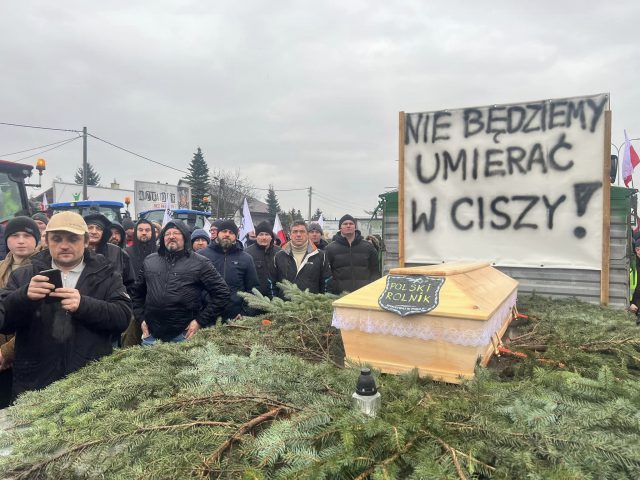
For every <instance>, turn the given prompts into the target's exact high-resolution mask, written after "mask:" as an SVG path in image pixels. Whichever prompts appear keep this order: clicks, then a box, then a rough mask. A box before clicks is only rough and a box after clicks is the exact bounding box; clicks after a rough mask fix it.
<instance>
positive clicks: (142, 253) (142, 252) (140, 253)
mask: <svg viewBox="0 0 640 480" xmlns="http://www.w3.org/2000/svg"><path fill="white" fill-rule="evenodd" d="M157 233H158V232H156V229H155V227H154V226H153V224H152V223H151V222H150V221H149V220H145V219H144V218H141V219H140V220H138V223H136V230H135V235H134V237H133V245H131V246H130V247H126V248H125V249H124V251H125V252H127V255H129V258H130V259H131V265H132V266H133V272H134V274H135V278H138V273H140V270H141V269H142V263H143V262H144V259H145V258H147V257H148V256H149V255H151V254H152V253H156V250H157V249H158V248H157V246H156V234H157Z"/></svg>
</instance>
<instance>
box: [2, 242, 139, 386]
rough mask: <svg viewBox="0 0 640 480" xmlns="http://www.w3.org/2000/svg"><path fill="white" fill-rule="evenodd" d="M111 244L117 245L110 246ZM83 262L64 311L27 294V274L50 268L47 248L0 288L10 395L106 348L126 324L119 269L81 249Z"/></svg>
mask: <svg viewBox="0 0 640 480" xmlns="http://www.w3.org/2000/svg"><path fill="white" fill-rule="evenodd" d="M116 248H117V247H116ZM84 261H85V267H84V270H83V271H82V274H81V275H80V278H79V279H78V283H77V284H76V289H78V290H79V291H80V295H81V300H80V307H79V308H78V310H76V311H75V312H74V313H71V314H67V313H66V312H65V311H64V310H62V308H61V306H60V303H45V302H44V301H36V302H34V301H32V300H29V298H28V297H27V288H28V286H29V282H30V281H31V278H32V277H33V276H34V275H36V274H37V273H38V272H40V271H42V270H47V269H50V268H51V255H50V254H49V250H43V251H42V252H40V253H38V254H36V255H35V256H33V257H32V258H31V264H30V265H26V266H24V267H21V268H19V269H18V270H16V271H15V272H13V273H12V274H11V276H10V277H9V283H8V284H7V288H6V289H5V290H2V291H0V302H4V307H5V309H6V312H5V313H6V314H5V317H4V319H2V318H1V316H0V332H2V333H14V332H15V334H16V356H15V360H14V364H13V375H14V379H13V394H14V396H15V395H17V394H19V393H22V392H24V391H27V390H36V389H40V388H44V387H46V386H47V385H49V384H50V383H52V382H54V381H56V380H58V379H60V378H62V377H64V376H66V375H68V374H69V373H71V372H74V371H76V370H78V369H79V368H81V367H83V366H85V365H86V364H87V363H89V362H91V361H92V360H97V359H99V358H100V357H103V356H105V355H108V354H110V353H111V338H112V337H113V336H115V335H119V334H120V333H122V332H123V331H124V329H125V328H127V325H128V323H129V318H130V317H131V300H130V299H129V295H127V292H126V290H125V288H124V285H123V284H122V278H121V277H120V274H119V273H117V272H115V270H114V268H113V266H112V265H111V264H110V263H109V262H108V261H107V260H106V259H105V258H104V257H103V256H101V255H96V254H94V253H93V252H90V251H88V250H86V251H85V257H84Z"/></svg>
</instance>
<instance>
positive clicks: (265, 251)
mask: <svg viewBox="0 0 640 480" xmlns="http://www.w3.org/2000/svg"><path fill="white" fill-rule="evenodd" d="M280 250H281V249H280V247H278V246H277V245H274V244H273V239H271V243H270V244H269V245H267V246H266V247H262V246H260V245H258V244H257V243H254V244H253V245H251V246H249V247H247V249H246V250H245V252H247V253H248V254H249V255H251V257H252V258H253V264H254V265H255V267H256V272H257V274H258V280H259V281H260V287H258V290H260V293H261V294H262V295H264V296H266V297H269V298H273V297H274V296H275V295H276V293H277V287H276V263H275V256H276V253H277V252H279V251H280Z"/></svg>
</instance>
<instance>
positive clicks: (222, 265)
mask: <svg viewBox="0 0 640 480" xmlns="http://www.w3.org/2000/svg"><path fill="white" fill-rule="evenodd" d="M198 254H200V255H202V256H204V257H206V258H208V259H209V260H210V261H211V263H213V266H214V267H216V270H217V271H218V272H220V275H222V277H223V278H224V281H225V282H227V285H228V286H229V290H231V300H230V302H229V304H228V305H227V308H226V309H225V312H224V315H223V318H225V319H233V318H235V317H236V316H237V315H238V314H241V315H246V314H247V313H248V312H249V311H248V309H247V308H246V307H245V303H244V300H242V298H241V297H240V296H239V295H238V292H251V290H252V289H253V288H258V287H260V281H259V280H258V274H257V273H256V267H255V265H254V264H253V258H251V255H249V254H248V253H247V252H244V251H242V250H240V248H239V247H238V242H236V244H234V245H232V246H231V248H230V249H229V250H228V251H227V252H225V251H224V250H223V249H222V247H221V246H220V244H219V243H218V239H217V238H216V239H215V240H214V241H212V242H211V243H210V244H209V246H208V247H207V248H203V249H202V250H199V251H198Z"/></svg>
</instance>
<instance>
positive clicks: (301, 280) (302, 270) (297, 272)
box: [275, 220, 331, 293]
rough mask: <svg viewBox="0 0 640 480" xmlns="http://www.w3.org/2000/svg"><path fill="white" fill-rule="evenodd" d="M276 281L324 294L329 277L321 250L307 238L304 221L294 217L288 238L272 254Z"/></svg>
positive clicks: (327, 265) (329, 271)
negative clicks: (280, 248) (289, 238)
mask: <svg viewBox="0 0 640 480" xmlns="http://www.w3.org/2000/svg"><path fill="white" fill-rule="evenodd" d="M275 263H276V272H277V281H278V282H281V281H283V280H289V281H290V282H292V283H295V284H296V286H297V287H298V288H299V289H300V290H309V292H311V293H325V292H326V291H327V285H328V284H329V282H330V280H331V270H330V268H329V262H328V261H327V259H326V257H325V253H324V252H323V251H322V250H318V249H317V248H316V246H315V245H314V244H313V243H311V242H310V241H309V232H308V231H307V224H306V223H304V221H303V220H296V221H295V222H293V225H291V241H289V243H287V244H286V245H285V246H284V248H283V249H282V250H280V251H279V252H278V253H277V254H276V258H275Z"/></svg>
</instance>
